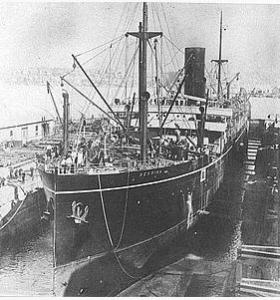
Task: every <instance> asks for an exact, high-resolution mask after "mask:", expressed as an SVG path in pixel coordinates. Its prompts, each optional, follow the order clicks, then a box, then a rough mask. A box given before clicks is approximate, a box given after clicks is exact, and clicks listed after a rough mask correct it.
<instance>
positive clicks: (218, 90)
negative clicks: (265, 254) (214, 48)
mask: <svg viewBox="0 0 280 300" xmlns="http://www.w3.org/2000/svg"><path fill="white" fill-rule="evenodd" d="M222 39H223V12H222V11H221V16H220V42H219V59H213V60H212V61H214V62H216V63H217V64H218V89H217V98H218V101H220V100H221V95H222V94H223V93H222V82H221V70H222V64H223V63H225V62H228V61H227V60H225V59H224V60H223V59H222Z"/></svg>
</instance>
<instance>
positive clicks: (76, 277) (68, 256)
mask: <svg viewBox="0 0 280 300" xmlns="http://www.w3.org/2000/svg"><path fill="white" fill-rule="evenodd" d="M246 133H247V128H246V125H244V127H243V128H242V129H241V130H240V132H239V134H238V135H237V138H236V139H235V141H234V142H232V143H230V144H228V145H227V147H226V150H225V151H224V153H223V154H222V155H221V156H220V157H218V158H217V159H216V160H214V161H212V162H210V163H208V162H205V161H202V160H200V161H199V160H198V161H196V162H197V165H193V163H192V161H186V162H180V163H178V164H173V165H171V166H169V167H164V168H163V167H161V168H153V169H151V170H148V169H147V170H138V171H133V172H127V171H126V172H123V173H115V174H112V173H110V174H94V175H84V174H81V175H79V174H75V175H73V174H69V175H61V174H59V175H58V174H54V173H53V174H51V173H47V172H45V171H43V170H41V171H40V175H41V177H42V180H43V185H44V188H45V193H46V196H47V200H48V201H49V203H50V204H52V205H51V206H52V207H53V211H54V260H55V261H54V267H55V287H54V291H55V294H56V295H58V296H62V295H72V296H78V295H82V296H85V295H90V296H105V295H109V294H110V293H113V292H114V291H117V290H120V289H122V288H123V287H124V286H123V285H122V284H128V283H131V282H133V281H135V280H137V279H139V278H140V277H142V276H144V275H145V274H147V272H148V265H149V264H148V262H149V258H150V257H151V256H152V255H153V254H155V253H156V251H158V250H159V249H160V248H161V247H163V246H164V245H166V244H168V243H169V242H170V241H171V240H172V239H174V238H175V237H176V236H178V234H179V233H182V232H184V231H185V230H187V229H188V228H190V227H191V226H192V225H193V224H194V223H195V221H196V220H197V218H198V215H199V213H200V211H203V210H205V209H206V208H207V206H208V205H209V203H210V202H211V200H212V199H213V198H214V195H215V193H216V191H217V190H218V188H219V186H220V185H221V183H222V181H223V177H224V173H225V170H227V169H229V168H230V163H231V162H232V159H233V156H234V154H236V153H238V150H239V144H240V143H241V142H246V141H245V139H246ZM239 154H240V153H239ZM86 206H88V214H85V215H84V218H83V217H81V218H77V217H76V216H75V211H76V209H77V208H78V209H79V210H80V212H81V213H79V216H81V215H82V214H83V213H85V211H86ZM124 282H125V283H124Z"/></svg>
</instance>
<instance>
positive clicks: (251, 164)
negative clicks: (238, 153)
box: [244, 139, 261, 176]
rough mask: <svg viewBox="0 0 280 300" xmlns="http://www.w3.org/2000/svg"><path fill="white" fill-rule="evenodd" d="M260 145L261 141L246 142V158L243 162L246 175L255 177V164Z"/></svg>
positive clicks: (250, 140) (251, 140)
mask: <svg viewBox="0 0 280 300" xmlns="http://www.w3.org/2000/svg"><path fill="white" fill-rule="evenodd" d="M260 145H261V141H260V140H259V139H249V140H248V148H247V158H246V160H245V162H244V164H245V174H246V175H249V176H250V175H251V176H252V175H255V162H256V157H257V153H258V148H259V147H260Z"/></svg>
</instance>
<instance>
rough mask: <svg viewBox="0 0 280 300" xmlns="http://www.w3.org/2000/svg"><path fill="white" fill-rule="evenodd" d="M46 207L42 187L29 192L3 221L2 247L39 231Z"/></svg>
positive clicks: (0, 232) (18, 241) (0, 228)
mask: <svg viewBox="0 0 280 300" xmlns="http://www.w3.org/2000/svg"><path fill="white" fill-rule="evenodd" d="M45 208H46V198H45V194H44V190H43V189H42V188H36V189H35V190H34V191H31V192H28V193H27V194H26V197H25V198H24V200H22V201H20V202H19V203H18V204H17V205H16V206H15V207H13V208H12V209H11V211H10V212H9V213H8V214H7V215H6V216H5V217H4V218H3V219H2V221H1V226H0V249H1V250H5V249H6V248H8V247H9V246H14V244H15V243H20V242H22V241H25V240H26V238H28V237H31V236H34V235H35V234H36V233H38V230H39V231H40V230H41V216H42V214H43V211H44V209H45Z"/></svg>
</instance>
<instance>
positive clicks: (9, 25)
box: [0, 2, 280, 87]
mask: <svg viewBox="0 0 280 300" xmlns="http://www.w3.org/2000/svg"><path fill="white" fill-rule="evenodd" d="M136 4H137V3H123V2H120V3H94V2H85V3H68V2H61V3H59V2H53V3H44V2H41V3H26V2H25V3H3V2H1V4H0V61H1V66H2V68H12V67H15V68H22V67H26V68H28V67H34V66H35V67H36V66H47V67H53V66H62V67H67V66H68V67H69V66H71V64H72V59H71V54H72V53H75V54H76V53H79V52H82V51H85V50H87V49H90V48H92V47H95V46H97V45H99V44H101V43H103V42H106V41H109V40H111V39H113V38H114V37H116V36H119V35H121V34H123V33H124V32H123V31H122V30H126V28H125V27H126V26H125V25H127V23H128V22H129V20H130V19H129V18H131V19H132V18H133V23H132V26H131V30H137V26H138V22H139V21H140V20H141V19H140V15H141V10H140V6H141V5H140V4H138V7H137V8H138V10H137V14H136V15H135V17H133V14H134V10H135V9H136ZM163 7H164V11H165V13H166V17H167V20H168V23H169V30H170V31H169V32H167V35H168V36H169V37H170V38H171V39H172V41H173V42H174V43H175V44H176V45H177V46H178V47H179V48H182V49H183V48H184V47H192V46H199V47H205V48H206V60H207V61H208V62H209V61H210V60H211V59H213V58H217V57H218V40H219V14H220V11H221V10H222V11H223V19H224V24H225V25H226V28H227V30H226V31H224V41H223V58H226V59H229V61H230V63H229V65H228V67H229V69H230V71H231V73H232V74H234V73H236V72H238V71H240V72H241V78H242V80H243V81H244V83H245V85H250V84H251V85H252V84H254V85H259V86H261V85H271V86H275V85H278V87H280V38H279V37H280V5H277V4H270V5H264V4H257V5H256V4H222V3H220V4H203V3H201V4H193V3H192V4H190V3H189V4H188V3H174V2H173V3H164V4H163ZM156 8H158V11H159V12H161V13H162V6H161V4H160V3H153V4H151V5H150V11H151V10H154V9H156ZM124 12H125V13H124ZM161 13H160V14H161ZM150 16H154V15H152V12H151V13H150ZM161 16H163V15H162V14H161ZM150 19H151V22H150V24H151V26H152V29H156V28H153V24H152V23H153V22H152V21H153V17H151V18H150ZM163 19H164V18H163ZM158 29H159V30H160V28H158ZM170 35H171V36H170Z"/></svg>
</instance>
